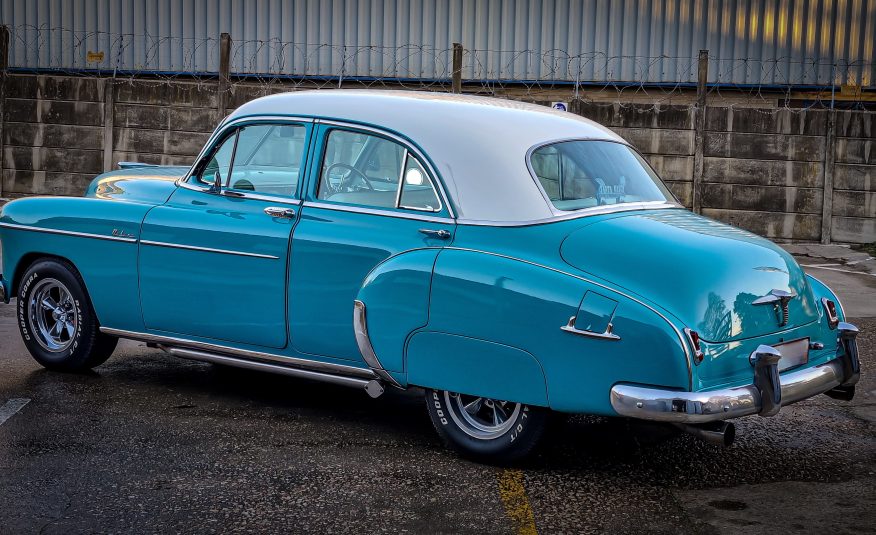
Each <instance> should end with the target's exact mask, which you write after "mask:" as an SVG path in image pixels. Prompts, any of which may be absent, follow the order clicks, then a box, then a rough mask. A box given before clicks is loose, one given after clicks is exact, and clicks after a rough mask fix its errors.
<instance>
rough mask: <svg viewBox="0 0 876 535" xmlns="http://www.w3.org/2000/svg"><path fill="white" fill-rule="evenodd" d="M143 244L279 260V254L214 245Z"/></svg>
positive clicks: (143, 243) (148, 241) (147, 241)
mask: <svg viewBox="0 0 876 535" xmlns="http://www.w3.org/2000/svg"><path fill="white" fill-rule="evenodd" d="M140 244H141V245H151V246H153V247H167V248H170V249H186V250H188V251H203V252H206V253H219V254H228V255H235V256H249V257H253V258H267V259H268V260H279V259H280V257H279V256H274V255H269V254H258V253H246V252H243V251H231V250H229V249H213V248H212V247H197V246H195V245H182V244H179V243H166V242H162V241H152V240H141V241H140Z"/></svg>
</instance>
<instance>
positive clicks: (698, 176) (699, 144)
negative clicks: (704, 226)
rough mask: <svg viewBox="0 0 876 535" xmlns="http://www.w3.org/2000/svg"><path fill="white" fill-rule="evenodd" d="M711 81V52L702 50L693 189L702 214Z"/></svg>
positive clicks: (698, 82) (697, 210) (698, 85)
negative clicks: (707, 105)
mask: <svg viewBox="0 0 876 535" xmlns="http://www.w3.org/2000/svg"><path fill="white" fill-rule="evenodd" d="M708 79H709V51H708V50H700V56H699V61H698V63H697V104H696V108H695V112H694V113H695V115H694V172H693V183H692V184H691V189H692V192H691V193H692V195H691V197H692V202H691V204H692V208H693V211H694V212H696V213H698V214H700V213H702V211H703V197H702V184H703V153H704V149H705V144H706V94H707V91H706V82H707V81H708Z"/></svg>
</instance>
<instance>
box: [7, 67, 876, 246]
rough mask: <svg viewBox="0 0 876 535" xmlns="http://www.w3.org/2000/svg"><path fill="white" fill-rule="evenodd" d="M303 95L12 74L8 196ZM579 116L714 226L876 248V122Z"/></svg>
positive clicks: (75, 184) (173, 147)
mask: <svg viewBox="0 0 876 535" xmlns="http://www.w3.org/2000/svg"><path fill="white" fill-rule="evenodd" d="M291 89H293V87H292V86H287V85H284V84H282V83H275V84H273V83H272V84H245V83H243V84H235V85H234V86H233V89H232V90H231V91H230V92H229V93H228V94H227V95H226V97H227V98H225V99H220V98H219V91H218V85H217V83H216V82H215V81H206V82H205V81H201V82H198V81H189V80H177V81H167V80H157V79H145V78H144V79H125V80H116V81H113V80H109V79H101V78H84V77H64V76H50V75H10V76H9V77H8V78H7V80H6V98H5V105H4V107H3V123H2V132H3V133H2V138H0V139H2V149H3V150H2V155H3V165H2V169H3V172H2V180H3V182H2V185H3V188H2V192H3V195H6V196H18V195H32V194H42V195H46V194H47V195H80V194H81V193H82V192H83V191H84V189H85V187H86V186H87V184H88V183H89V181H90V180H91V179H92V178H93V177H94V176H95V175H96V174H98V173H100V172H102V171H103V170H105V169H111V168H113V167H114V166H115V165H116V163H117V162H119V161H140V162H146V163H155V164H177V165H178V164H182V165H188V164H190V163H191V162H192V161H193V159H194V157H195V156H196V155H197V153H198V152H199V151H200V149H201V147H202V146H203V144H204V143H205V141H206V140H207V138H208V136H209V134H210V132H211V131H212V130H213V128H214V127H215V126H216V125H217V124H218V122H219V121H220V119H221V117H222V116H223V115H224V113H227V112H230V111H231V110H232V109H234V108H235V107H237V106H239V105H241V104H243V103H244V102H247V101H249V100H251V99H253V98H257V97H259V96H263V95H265V94H269V93H276V92H281V91H286V90H291ZM546 104H549V102H548V103H546ZM570 111H571V112H572V113H578V114H580V115H583V116H585V117H589V118H591V119H593V120H595V121H597V122H599V123H601V124H604V125H606V126H608V127H609V128H612V129H613V130H615V131H616V132H617V133H618V134H620V135H621V136H623V137H624V138H626V139H627V140H629V141H630V142H631V143H632V144H633V145H635V146H636V147H637V148H638V149H639V150H640V151H641V152H642V153H643V154H645V156H646V157H647V158H648V159H649V161H650V162H651V164H652V165H653V166H654V168H655V169H656V170H657V172H658V173H659V174H660V175H661V176H662V177H663V178H664V180H665V181H666V183H667V185H668V186H669V187H670V189H672V191H673V192H674V193H675V195H676V196H678V198H679V199H680V200H681V201H682V202H683V203H684V204H685V205H686V206H688V207H691V206H692V203H693V191H694V187H695V184H696V185H697V187H698V191H699V199H700V204H701V207H702V213H703V214H704V215H706V216H709V217H713V218H715V219H718V220H721V221H725V222H728V223H731V224H734V225H737V226H740V227H743V228H746V229H748V230H751V231H753V232H755V233H758V234H761V235H763V236H767V237H769V238H773V239H777V240H793V241H810V242H811V241H819V240H822V239H823V233H825V234H824V236H827V237H829V240H830V241H836V242H844V243H871V242H876V150H874V149H876V146H874V137H876V113H874V112H852V111H830V110H799V109H787V108H781V109H771V108H745V107H740V106H731V107H727V106H723V107H719V106H713V107H708V106H707V107H706V112H705V121H704V125H705V126H704V128H703V129H702V130H701V131H697V128H696V120H695V119H696V114H697V113H698V111H697V109H696V108H695V107H694V106H689V105H653V104H641V103H637V104H625V103H614V104H610V103H605V102H599V103H595V102H584V101H574V102H573V103H572V109H571V110H570ZM831 114H833V115H831ZM698 146H701V147H702V154H703V165H702V173H701V174H699V175H697V170H696V165H695V153H696V150H697V147H698ZM695 175H696V176H695ZM825 184H827V185H828V187H827V188H825Z"/></svg>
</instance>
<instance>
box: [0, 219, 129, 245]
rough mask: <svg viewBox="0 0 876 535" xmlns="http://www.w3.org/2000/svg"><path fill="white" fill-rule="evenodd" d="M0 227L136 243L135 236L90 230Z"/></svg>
mask: <svg viewBox="0 0 876 535" xmlns="http://www.w3.org/2000/svg"><path fill="white" fill-rule="evenodd" d="M0 228H8V229H13V230H25V231H29V232H44V233H46V234H60V235H62V236H77V237H79V238H92V239H95V240H109V241H120V242H125V243H136V242H137V238H129V237H122V236H113V235H106V236H104V235H102V234H92V233H90V232H76V231H73V230H60V229H54V228H43V227H32V226H29V225H18V224H15V223H0Z"/></svg>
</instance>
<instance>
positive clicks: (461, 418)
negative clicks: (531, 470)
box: [426, 389, 550, 463]
mask: <svg viewBox="0 0 876 535" xmlns="http://www.w3.org/2000/svg"><path fill="white" fill-rule="evenodd" d="M426 406H427V407H428V409H429V416H430V417H431V418H432V423H433V424H434V425H435V429H436V430H437V431H438V434H439V435H440V436H441V438H442V439H443V440H444V442H445V444H447V445H448V446H450V447H451V448H453V449H454V450H456V451H458V452H459V453H461V454H462V455H465V456H466V457H470V458H474V459H476V460H479V461H486V462H494V463H507V462H513V461H516V460H519V459H522V458H524V457H526V456H527V455H529V454H530V453H531V452H532V451H533V450H534V449H535V447H536V446H537V445H538V443H539V441H540V440H541V438H542V436H543V435H544V432H545V429H546V428H547V424H548V420H549V416H550V411H549V410H548V409H545V408H542V407H533V406H529V405H524V404H523V403H515V402H511V401H501V400H496V399H490V398H484V397H478V396H469V395H466V394H458V393H455V392H447V391H445V390H429V389H427V390H426Z"/></svg>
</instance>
